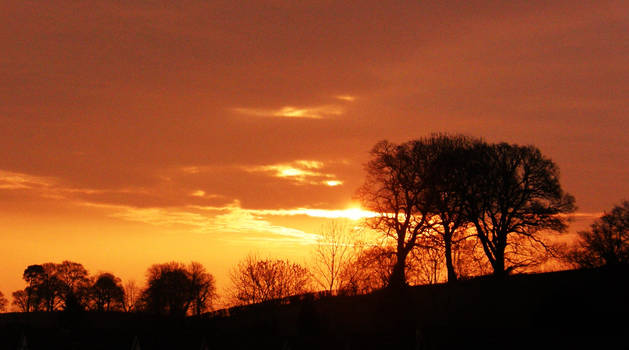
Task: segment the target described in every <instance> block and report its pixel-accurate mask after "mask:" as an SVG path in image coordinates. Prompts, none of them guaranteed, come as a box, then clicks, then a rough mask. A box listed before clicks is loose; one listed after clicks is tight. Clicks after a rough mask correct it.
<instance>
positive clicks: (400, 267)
mask: <svg viewBox="0 0 629 350" xmlns="http://www.w3.org/2000/svg"><path fill="white" fill-rule="evenodd" d="M395 255H396V261H395V265H393V271H392V272H391V276H390V277H389V287H390V288H395V289H401V288H404V287H406V256H407V255H408V252H407V251H406V250H405V249H401V250H400V249H398V251H397V253H396V254H395Z"/></svg>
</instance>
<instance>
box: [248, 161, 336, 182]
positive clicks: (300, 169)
mask: <svg viewBox="0 0 629 350" xmlns="http://www.w3.org/2000/svg"><path fill="white" fill-rule="evenodd" d="M323 167H324V164H323V162H319V161H315V160H296V161H294V162H291V163H280V164H272V165H261V166H255V167H250V168H245V170H246V171H249V172H264V173H269V174H271V176H274V177H278V178H285V179H289V180H292V181H295V182H296V183H299V184H308V185H325V186H330V187H334V186H340V185H342V184H343V181H341V180H339V179H337V178H336V176H335V175H334V174H329V173H324V172H321V171H320V169H322V168H323Z"/></svg>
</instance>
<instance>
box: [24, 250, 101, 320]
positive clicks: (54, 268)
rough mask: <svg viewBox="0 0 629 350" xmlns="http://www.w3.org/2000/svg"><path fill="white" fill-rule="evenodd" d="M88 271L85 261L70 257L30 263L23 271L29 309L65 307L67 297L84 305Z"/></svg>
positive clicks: (52, 309)
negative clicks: (39, 263) (52, 261)
mask: <svg viewBox="0 0 629 350" xmlns="http://www.w3.org/2000/svg"><path fill="white" fill-rule="evenodd" d="M87 275H88V273H87V270H85V268H84V267H83V265H81V264H79V263H75V262H71V261H64V262H62V263H61V264H55V263H45V264H42V265H30V266H28V267H27V268H26V270H24V275H23V277H24V280H25V281H26V283H27V284H28V285H27V287H26V288H25V292H26V295H27V308H26V309H27V310H28V311H31V310H46V311H54V310H59V309H61V308H65V306H66V302H67V301H68V300H71V301H72V303H73V304H74V306H76V304H79V305H80V306H81V307H82V306H83V305H84V304H85V303H86V299H87V294H88V289H89V279H88V278H87Z"/></svg>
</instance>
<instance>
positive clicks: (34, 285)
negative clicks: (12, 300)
mask: <svg viewBox="0 0 629 350" xmlns="http://www.w3.org/2000/svg"><path fill="white" fill-rule="evenodd" d="M22 277H23V278H24V281H26V283H27V284H28V285H27V286H26V289H25V294H26V312H30V311H33V310H34V311H37V310H39V306H40V302H41V293H40V290H41V288H42V286H43V284H44V282H45V280H46V279H47V278H48V275H47V274H46V272H45V271H44V267H43V266H42V265H29V266H28V267H27V268H26V269H25V270H24V274H23V275H22Z"/></svg>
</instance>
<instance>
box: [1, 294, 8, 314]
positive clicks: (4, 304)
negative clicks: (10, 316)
mask: <svg viewBox="0 0 629 350" xmlns="http://www.w3.org/2000/svg"><path fill="white" fill-rule="evenodd" d="M8 304H9V301H8V300H7V298H5V297H4V294H2V292H0V312H5V311H7V305H8Z"/></svg>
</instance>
